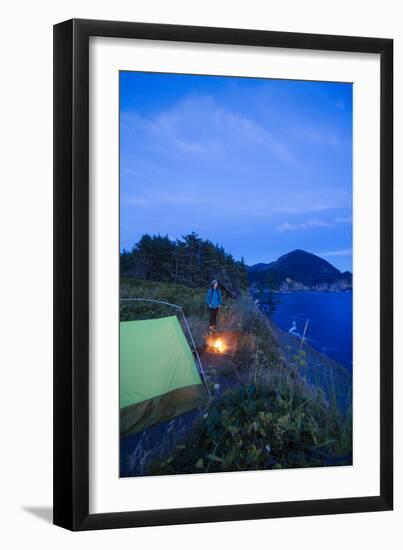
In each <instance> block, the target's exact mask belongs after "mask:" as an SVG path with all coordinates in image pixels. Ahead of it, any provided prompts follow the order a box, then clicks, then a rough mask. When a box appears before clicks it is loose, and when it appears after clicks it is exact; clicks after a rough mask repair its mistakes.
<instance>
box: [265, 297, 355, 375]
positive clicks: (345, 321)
mask: <svg viewBox="0 0 403 550" xmlns="http://www.w3.org/2000/svg"><path fill="white" fill-rule="evenodd" d="M276 297H277V298H278V300H279V303H278V305H277V309H276V311H275V313H274V314H273V315H272V320H273V322H274V323H276V325H277V326H278V327H280V328H281V329H282V330H284V331H287V332H288V330H289V329H290V328H291V327H292V326H293V321H295V324H296V332H297V333H299V334H300V335H302V334H303V331H304V327H305V323H306V321H307V319H309V322H308V327H307V332H306V338H307V341H308V343H309V344H310V345H311V346H312V347H314V348H315V349H317V350H318V351H321V352H322V353H325V354H326V355H327V356H328V357H331V358H332V359H334V360H335V361H337V362H339V363H341V364H342V365H343V366H344V367H346V368H347V369H348V370H350V371H351V370H352V360H353V304H352V301H353V293H352V292H288V293H278V294H276Z"/></svg>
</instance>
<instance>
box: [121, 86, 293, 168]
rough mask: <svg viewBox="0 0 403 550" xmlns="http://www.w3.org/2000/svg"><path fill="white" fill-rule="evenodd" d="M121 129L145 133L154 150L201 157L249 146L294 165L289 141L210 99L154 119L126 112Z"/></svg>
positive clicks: (186, 102) (194, 99) (182, 103)
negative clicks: (156, 148)
mask: <svg viewBox="0 0 403 550" xmlns="http://www.w3.org/2000/svg"><path fill="white" fill-rule="evenodd" d="M121 127H122V129H123V131H125V132H129V133H130V132H137V134H139V133H140V135H141V134H143V138H144V139H145V140H149V141H151V142H152V143H153V145H154V147H155V146H156V145H159V147H163V148H164V149H165V150H166V151H169V150H176V151H179V152H180V153H185V154H189V155H200V154H204V153H209V152H211V151H217V150H220V149H221V148H224V149H228V147H229V146H231V145H232V146H233V145H234V144H235V145H240V146H242V144H244V145H245V144H246V143H249V144H251V145H253V146H255V147H259V148H262V149H264V150H266V151H270V152H271V153H272V154H274V155H275V156H277V158H279V159H280V160H282V161H283V162H286V163H293V162H294V159H293V156H292V154H291V151H290V149H289V147H288V145H287V143H286V142H285V141H282V140H281V139H279V138H278V137H277V136H275V135H274V134H272V133H271V132H270V131H269V129H268V128H265V127H264V126H262V125H261V124H260V123H259V122H258V121H256V120H254V119H253V118H251V117H248V116H245V115H244V114H241V113H238V112H237V111H236V110H230V109H228V108H226V107H224V106H223V105H221V104H219V103H218V102H217V101H216V100H215V99H213V98H212V97H210V96H193V97H188V98H186V99H184V100H181V101H179V102H178V103H176V104H175V105H174V106H172V107H170V108H169V109H166V110H164V111H161V112H160V113H158V114H157V115H153V116H151V117H142V116H140V115H138V114H137V113H134V112H130V113H122V115H121Z"/></svg>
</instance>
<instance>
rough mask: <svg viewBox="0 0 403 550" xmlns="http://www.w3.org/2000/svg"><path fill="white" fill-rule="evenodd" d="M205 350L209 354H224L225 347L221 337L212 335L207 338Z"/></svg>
mask: <svg viewBox="0 0 403 550" xmlns="http://www.w3.org/2000/svg"><path fill="white" fill-rule="evenodd" d="M207 349H208V351H209V352H210V353H219V354H222V353H225V352H226V350H227V346H226V344H225V341H224V340H223V338H222V337H220V336H216V335H212V336H209V337H208V338H207Z"/></svg>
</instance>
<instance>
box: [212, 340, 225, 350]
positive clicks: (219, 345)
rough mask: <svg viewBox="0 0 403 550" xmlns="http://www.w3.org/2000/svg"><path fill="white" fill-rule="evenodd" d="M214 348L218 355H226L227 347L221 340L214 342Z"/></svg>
mask: <svg viewBox="0 0 403 550" xmlns="http://www.w3.org/2000/svg"><path fill="white" fill-rule="evenodd" d="M213 347H214V350H215V351H216V352H217V353H224V351H225V345H224V342H223V341H222V340H221V338H217V340H216V341H215V342H214V345H213Z"/></svg>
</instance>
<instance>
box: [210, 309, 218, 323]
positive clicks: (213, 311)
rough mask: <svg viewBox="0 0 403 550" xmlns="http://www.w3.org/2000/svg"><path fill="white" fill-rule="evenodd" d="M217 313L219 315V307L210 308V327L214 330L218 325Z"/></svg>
mask: <svg viewBox="0 0 403 550" xmlns="http://www.w3.org/2000/svg"><path fill="white" fill-rule="evenodd" d="M217 313H218V307H211V308H210V326H211V327H214V328H215V326H216V324H217Z"/></svg>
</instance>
